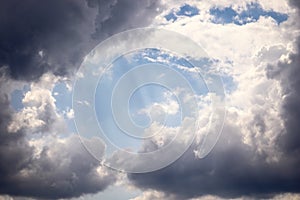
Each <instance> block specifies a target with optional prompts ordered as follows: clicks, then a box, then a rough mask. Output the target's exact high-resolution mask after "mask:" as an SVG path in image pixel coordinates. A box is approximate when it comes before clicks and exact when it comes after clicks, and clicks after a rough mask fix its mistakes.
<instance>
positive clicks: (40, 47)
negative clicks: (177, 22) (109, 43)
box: [0, 0, 159, 199]
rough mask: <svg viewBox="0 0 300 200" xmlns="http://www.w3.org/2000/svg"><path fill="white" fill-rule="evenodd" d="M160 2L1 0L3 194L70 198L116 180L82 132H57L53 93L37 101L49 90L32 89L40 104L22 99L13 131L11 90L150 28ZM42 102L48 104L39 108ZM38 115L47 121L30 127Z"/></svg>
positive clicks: (64, 70) (60, 72) (62, 71)
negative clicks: (118, 36) (105, 43)
mask: <svg viewBox="0 0 300 200" xmlns="http://www.w3.org/2000/svg"><path fill="white" fill-rule="evenodd" d="M158 6H159V1H156V0H145V1H131V0H120V1H111V0H99V1H91V0H87V1H84V0H63V1H62V0H47V1H39V0H24V1H17V0H6V1H1V3H0V160H1V163H0V177H1V179H0V194H7V195H13V196H21V197H34V198H47V199H57V198H70V197H75V196H80V195H82V194H86V193H96V192H99V191H102V190H103V189H105V188H106V187H107V186H109V185H110V184H112V183H113V182H114V181H115V179H116V177H115V175H113V174H111V173H110V172H109V171H107V173H105V174H102V175H101V174H100V175H99V173H98V172H97V168H98V167H99V162H98V161H97V160H95V159H94V158H92V157H91V156H90V155H89V154H88V153H87V151H86V150H85V149H84V147H83V146H82V144H81V143H80V141H79V139H78V138H77V137H69V138H67V139H66V140H65V142H63V143H62V142H59V140H58V138H57V135H55V134H53V133H52V131H56V132H59V131H60V130H59V131H58V130H57V127H56V126H58V125H57V123H56V122H57V121H58V120H59V116H58V115H57V113H56V110H55V109H56V108H55V106H53V105H51V99H50V100H49V99H48V100H42V99H40V100H39V99H38V98H40V97H41V98H50V96H49V95H48V96H47V95H44V94H42V93H39V94H37V95H39V96H40V97H34V94H30V95H32V96H31V97H32V98H33V100H34V101H37V103H36V102H35V103H34V104H32V103H29V104H28V105H24V106H25V107H24V109H22V111H21V112H19V113H18V114H19V115H20V116H21V117H22V116H23V114H24V116H27V118H26V120H25V121H24V120H23V121H22V120H21V121H20V123H21V122H22V123H23V124H18V121H15V123H14V124H15V125H16V127H17V128H15V129H14V130H15V131H13V132H11V131H10V130H9V126H10V125H11V124H12V122H13V120H16V119H15V116H16V115H15V114H16V113H15V110H13V109H12V108H11V106H10V105H11V92H12V91H13V90H14V87H15V88H17V87H16V84H19V83H20V81H21V82H22V81H25V82H26V83H28V84H31V83H33V82H35V84H39V81H40V79H41V78H43V75H44V74H46V73H47V72H51V73H53V74H55V75H56V76H66V75H69V74H72V73H73V72H74V71H76V69H77V67H78V66H79V65H80V63H81V61H82V59H83V57H84V56H85V55H86V54H87V53H88V52H89V51H90V50H91V49H92V48H93V47H94V46H95V45H97V44H98V43H99V42H100V41H101V40H103V39H105V38H106V37H109V36H110V35H111V34H115V33H118V32H119V31H123V30H126V29H129V28H134V27H139V26H146V25H147V24H148V23H149V22H150V21H151V19H152V18H153V17H154V16H155V15H156V14H157V12H156V7H158ZM51 73H50V74H51ZM50 80H51V78H50ZM43 89H45V90H48V92H50V94H51V89H49V88H47V87H44V86H41V91H43ZM32 90H33V89H32V88H31V91H32ZM35 90H40V89H39V88H37V89H35ZM39 92H40V91H39ZM45 94H47V91H46V93H45ZM35 98H37V99H35ZM39 101H41V102H42V103H45V104H46V105H45V106H43V108H41V107H40V106H41V104H40V102H39ZM52 103H53V102H52ZM30 109H31V110H33V111H34V112H35V111H37V116H36V117H35V118H31V119H30V118H28V116H29V117H30V116H31V115H26V113H25V112H29V111H30ZM23 111H24V113H23V114H22V112H23ZM30 112H31V111H30ZM34 120H41V121H43V122H45V123H44V124H43V126H40V127H39V129H32V128H31V127H30V124H28V123H32V122H34ZM24 122H25V123H24ZM27 125H28V126H27ZM35 131H38V132H39V133H41V134H37V135H35V136H34V137H35V138H36V139H37V138H38V137H40V136H41V138H40V139H41V141H43V142H45V143H44V144H41V149H40V151H39V149H38V148H37V147H33V146H32V145H31V144H30V141H29V138H30V137H31V135H32V133H33V132H35ZM49 135H50V136H51V137H50V136H49ZM49 138H50V139H49ZM51 138H52V139H51ZM90 142H91V143H93V142H95V141H93V140H91V141H90Z"/></svg>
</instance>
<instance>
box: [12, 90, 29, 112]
mask: <svg viewBox="0 0 300 200" xmlns="http://www.w3.org/2000/svg"><path fill="white" fill-rule="evenodd" d="M29 90H30V86H29V85H25V86H24V87H23V89H22V90H14V91H13V92H12V93H11V106H12V108H13V109H14V110H15V111H17V112H18V111H20V110H22V109H23V108H24V105H23V103H22V100H23V98H24V95H25V93H26V92H28V91H29Z"/></svg>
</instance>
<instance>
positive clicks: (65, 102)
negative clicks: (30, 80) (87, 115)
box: [52, 81, 76, 135]
mask: <svg viewBox="0 0 300 200" xmlns="http://www.w3.org/2000/svg"><path fill="white" fill-rule="evenodd" d="M52 95H53V97H54V98H55V106H56V109H57V112H58V113H60V114H63V115H64V118H65V122H66V124H67V126H68V131H69V132H72V133H74V132H76V126H75V123H74V120H73V119H68V117H67V116H66V113H67V112H69V111H70V109H71V108H72V91H69V90H68V88H67V85H66V83H65V82H63V81H62V82H58V83H57V84H56V85H55V86H54V88H53V90H52ZM64 135H68V133H65V134H64Z"/></svg>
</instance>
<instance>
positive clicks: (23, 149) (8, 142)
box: [0, 72, 116, 199]
mask: <svg viewBox="0 0 300 200" xmlns="http://www.w3.org/2000/svg"><path fill="white" fill-rule="evenodd" d="M0 77H1V78H0V107H1V112H0V119H1V120H0V158H1V163H0V176H1V179H0V194H9V195H13V196H25V197H36V198H45V199H56V198H63V197H65V198H67V197H74V196H80V195H82V194H85V193H96V192H98V191H101V190H103V189H105V188H106V187H107V186H109V185H110V184H112V183H114V181H115V180H116V176H115V175H113V174H111V172H110V171H102V172H98V171H97V169H98V167H99V166H100V165H99V162H98V161H97V160H95V159H94V158H93V157H92V156H91V155H90V154H89V153H88V152H87V151H86V149H85V148H84V147H83V145H82V144H81V142H80V140H79V138H78V137H76V136H70V137H68V138H66V139H64V141H63V142H60V141H59V140H58V137H56V136H55V135H49V136H47V135H45V134H47V132H48V131H49V127H51V126H55V122H54V121H55V120H57V118H58V117H56V118H55V116H56V115H55V113H53V112H55V110H53V107H51V106H46V108H45V110H43V111H40V113H39V114H38V115H41V119H42V120H46V121H47V119H48V118H49V117H51V119H53V120H54V121H52V120H50V121H49V120H48V124H47V125H48V126H49V127H45V126H42V127H41V128H40V129H39V130H38V132H42V133H43V137H42V138H41V140H36V141H37V143H40V144H36V145H32V144H31V143H30V140H28V138H31V137H30V135H32V134H33V132H34V129H30V128H26V129H23V128H22V129H18V130H17V131H15V132H9V131H8V126H9V124H10V123H11V121H12V120H13V118H14V117H13V113H14V111H13V110H12V108H11V106H10V96H9V95H10V91H9V90H7V89H6V88H5V86H6V84H10V86H12V85H13V84H16V83H15V82H14V81H12V80H10V79H9V78H7V77H6V76H5V74H4V73H3V72H2V74H1V76H0ZM11 89H13V87H12V88H11ZM37 100H38V99H37ZM44 113H51V114H50V115H51V116H48V118H44ZM33 120H35V119H32V121H33ZM52 128H53V127H52ZM48 134H52V133H48ZM37 136H38V135H36V136H35V138H36V137H37ZM88 143H90V144H91V145H93V144H97V145H98V146H99V142H98V141H97V140H95V139H90V141H88ZM100 145H101V144H100ZM98 150H99V148H98ZM103 150H104V145H103V144H102V149H101V151H102V152H103ZM104 172H105V173H104Z"/></svg>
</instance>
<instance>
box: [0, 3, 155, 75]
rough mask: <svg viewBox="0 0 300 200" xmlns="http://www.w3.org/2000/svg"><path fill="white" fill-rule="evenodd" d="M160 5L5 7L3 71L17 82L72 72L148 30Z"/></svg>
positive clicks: (0, 44)
mask: <svg viewBox="0 0 300 200" xmlns="http://www.w3.org/2000/svg"><path fill="white" fill-rule="evenodd" d="M159 6H160V5H159V1H154V0H146V1H130V0H122V1H110V0H88V1H87V3H86V2H85V1H82V0H66V1H60V0H51V1H43V2H41V1H38V0H27V1H22V2H19V1H17V0H12V1H2V2H1V6H0V13H1V14H0V28H1V31H0V38H1V40H0V67H2V66H7V67H8V68H9V70H10V75H11V76H12V78H15V79H23V80H24V79H25V80H34V79H36V78H38V77H39V76H41V75H42V74H43V73H45V72H47V71H52V72H54V73H55V74H57V75H66V74H68V73H70V72H72V71H73V70H74V69H76V68H77V67H78V65H79V64H80V63H81V61H82V58H83V56H85V55H86V54H87V53H88V52H89V51H90V50H91V49H92V48H93V47H94V46H95V45H96V44H97V43H98V42H99V41H101V40H103V39H105V38H106V37H109V36H111V35H112V34H115V33H117V32H119V31H123V30H126V29H129V28H134V27H139V26H145V25H147V24H148V23H149V22H150V21H151V19H152V18H153V16H155V15H156V14H157V11H156V8H157V7H159Z"/></svg>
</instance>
